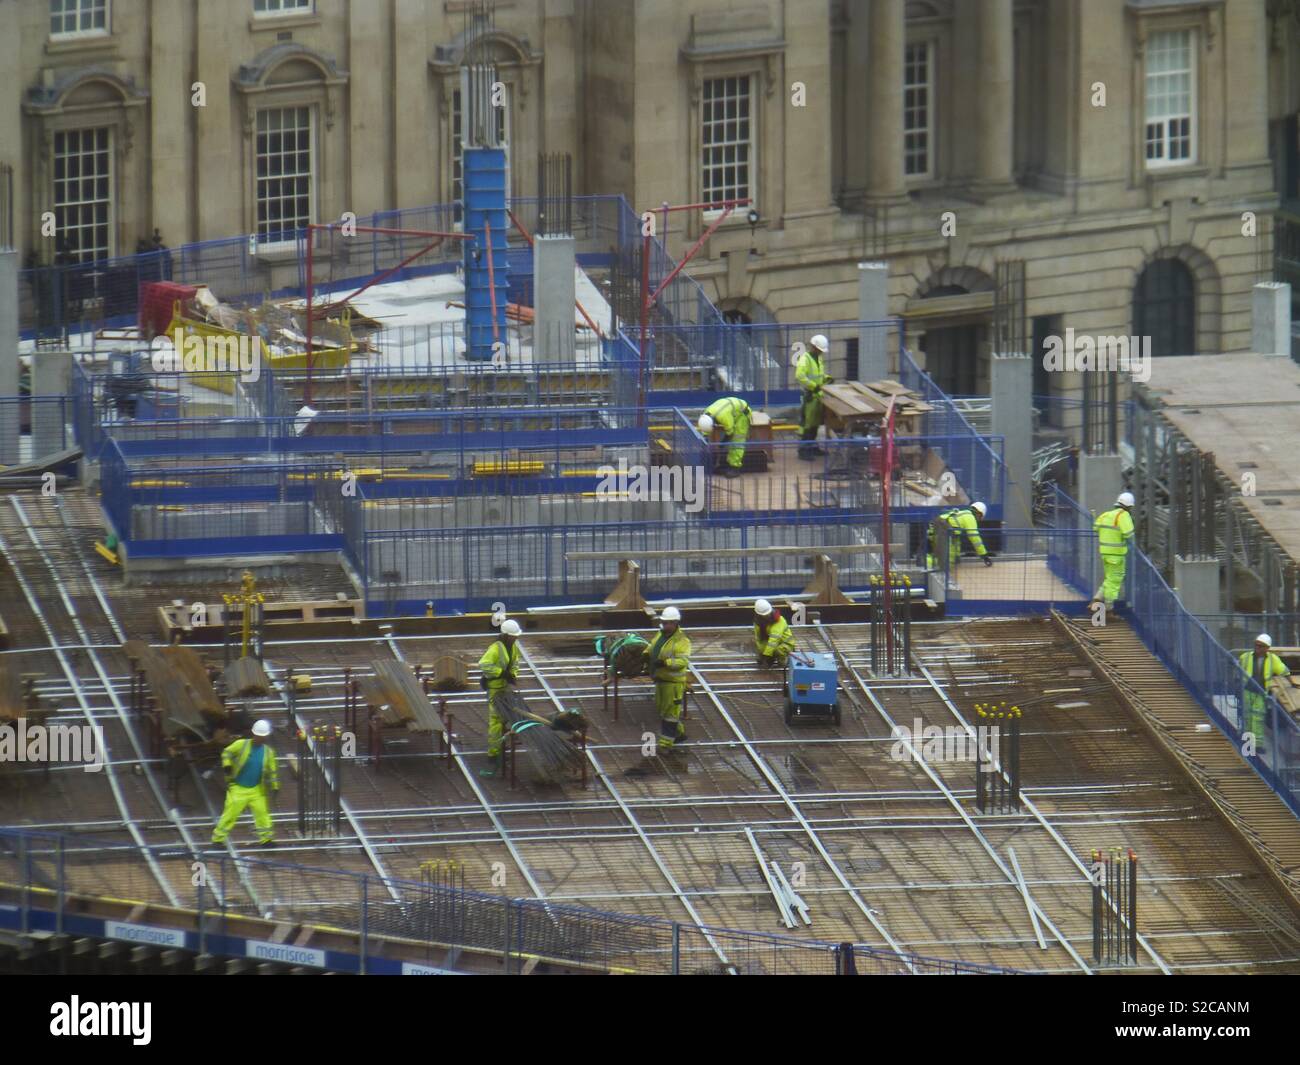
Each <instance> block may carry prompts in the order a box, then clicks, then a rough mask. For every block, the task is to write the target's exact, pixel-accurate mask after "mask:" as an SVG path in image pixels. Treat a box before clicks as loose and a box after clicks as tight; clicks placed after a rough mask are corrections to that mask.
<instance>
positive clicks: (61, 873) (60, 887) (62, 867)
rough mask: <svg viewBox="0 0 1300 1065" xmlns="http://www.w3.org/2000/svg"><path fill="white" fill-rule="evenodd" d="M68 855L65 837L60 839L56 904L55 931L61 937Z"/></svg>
mask: <svg viewBox="0 0 1300 1065" xmlns="http://www.w3.org/2000/svg"><path fill="white" fill-rule="evenodd" d="M66 863H67V855H66V854H65V853H64V841H63V837H62V836H60V837H59V868H58V872H57V874H56V878H55V890H56V892H57V896H56V898H55V904H54V930H55V931H56V932H58V934H59V935H63V907H64V904H65V903H64V899H65V897H66V893H67V881H66V879H65V874H66V872H67V865H66Z"/></svg>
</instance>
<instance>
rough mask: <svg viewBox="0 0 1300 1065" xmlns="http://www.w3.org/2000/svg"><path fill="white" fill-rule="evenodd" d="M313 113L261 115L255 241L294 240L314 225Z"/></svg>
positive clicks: (292, 110) (286, 110) (293, 110)
mask: <svg viewBox="0 0 1300 1065" xmlns="http://www.w3.org/2000/svg"><path fill="white" fill-rule="evenodd" d="M311 186H312V147H311V108H309V107H277V108H271V109H268V110H266V111H259V112H257V237H258V239H259V240H265V241H267V242H269V243H276V242H277V241H289V240H294V239H295V238H296V236H297V233H296V230H298V229H300V228H302V227H303V226H305V225H307V223H308V222H310V221H311V192H312V187H311Z"/></svg>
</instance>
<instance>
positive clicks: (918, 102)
mask: <svg viewBox="0 0 1300 1065" xmlns="http://www.w3.org/2000/svg"><path fill="white" fill-rule="evenodd" d="M932 49H933V46H932V44H931V43H930V42H929V41H920V42H918V43H915V44H909V45H907V47H906V48H905V49H904V50H903V173H905V174H906V175H907V176H908V177H929V176H930V174H931V168H932V166H933V163H934V153H933V151H932V150H931V140H932V131H933V121H934V86H933V85H932V83H931V76H932V75H931V71H932V70H933V67H934V64H933V63H932V62H931V53H932Z"/></svg>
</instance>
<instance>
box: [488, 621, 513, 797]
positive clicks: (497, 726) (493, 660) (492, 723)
mask: <svg viewBox="0 0 1300 1065" xmlns="http://www.w3.org/2000/svg"><path fill="white" fill-rule="evenodd" d="M522 631H523V630H522V629H520V628H519V622H517V621H515V620H514V619H513V618H507V619H506V620H505V621H503V622H502V623H501V637H500V639H497V640H493V641H492V644H491V646H490V647H488V649H487V650H486V651H485V652H484V654H483V657H482V658H480V659H479V660H478V668H479V671H480V672H481V673H482V675H483V676H482V680H481V682H480V683H482V685H483V687H484V688H485V689H487V693H488V757H489V758H497V757H499V756H500V754H501V739H502V737H503V736H504V735H505V725H504V724H503V723H502V721H501V715H500V714H499V713H497V706H496V701H497V697H498V696H499V695H500V694H501V693H502V692H503V691H505V690H506V688H507V687H508V686H510V685H512V684H517V683H518V681H519V643H518V640H519V635H520V633H521V632H522ZM491 772H492V771H491V770H490V769H489V770H483V771H482V773H483V775H484V776H490V775H491Z"/></svg>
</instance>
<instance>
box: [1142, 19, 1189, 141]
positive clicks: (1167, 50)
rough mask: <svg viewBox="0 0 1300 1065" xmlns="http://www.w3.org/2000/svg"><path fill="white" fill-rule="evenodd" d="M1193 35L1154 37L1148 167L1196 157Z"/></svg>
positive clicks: (1179, 33)
mask: <svg viewBox="0 0 1300 1065" xmlns="http://www.w3.org/2000/svg"><path fill="white" fill-rule="evenodd" d="M1193 62H1194V60H1193V57H1192V31H1191V30H1177V31H1174V32H1169V33H1153V34H1151V36H1150V37H1148V38H1147V54H1146V113H1147V120H1146V158H1147V166H1148V167H1161V166H1172V165H1175V164H1177V163H1185V162H1188V161H1190V160H1192V159H1194V158H1195V157H1196V138H1195V129H1196V122H1195V118H1196V114H1195V107H1196V99H1195V97H1196V77H1195V70H1194V69H1193V65H1192V64H1193Z"/></svg>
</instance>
